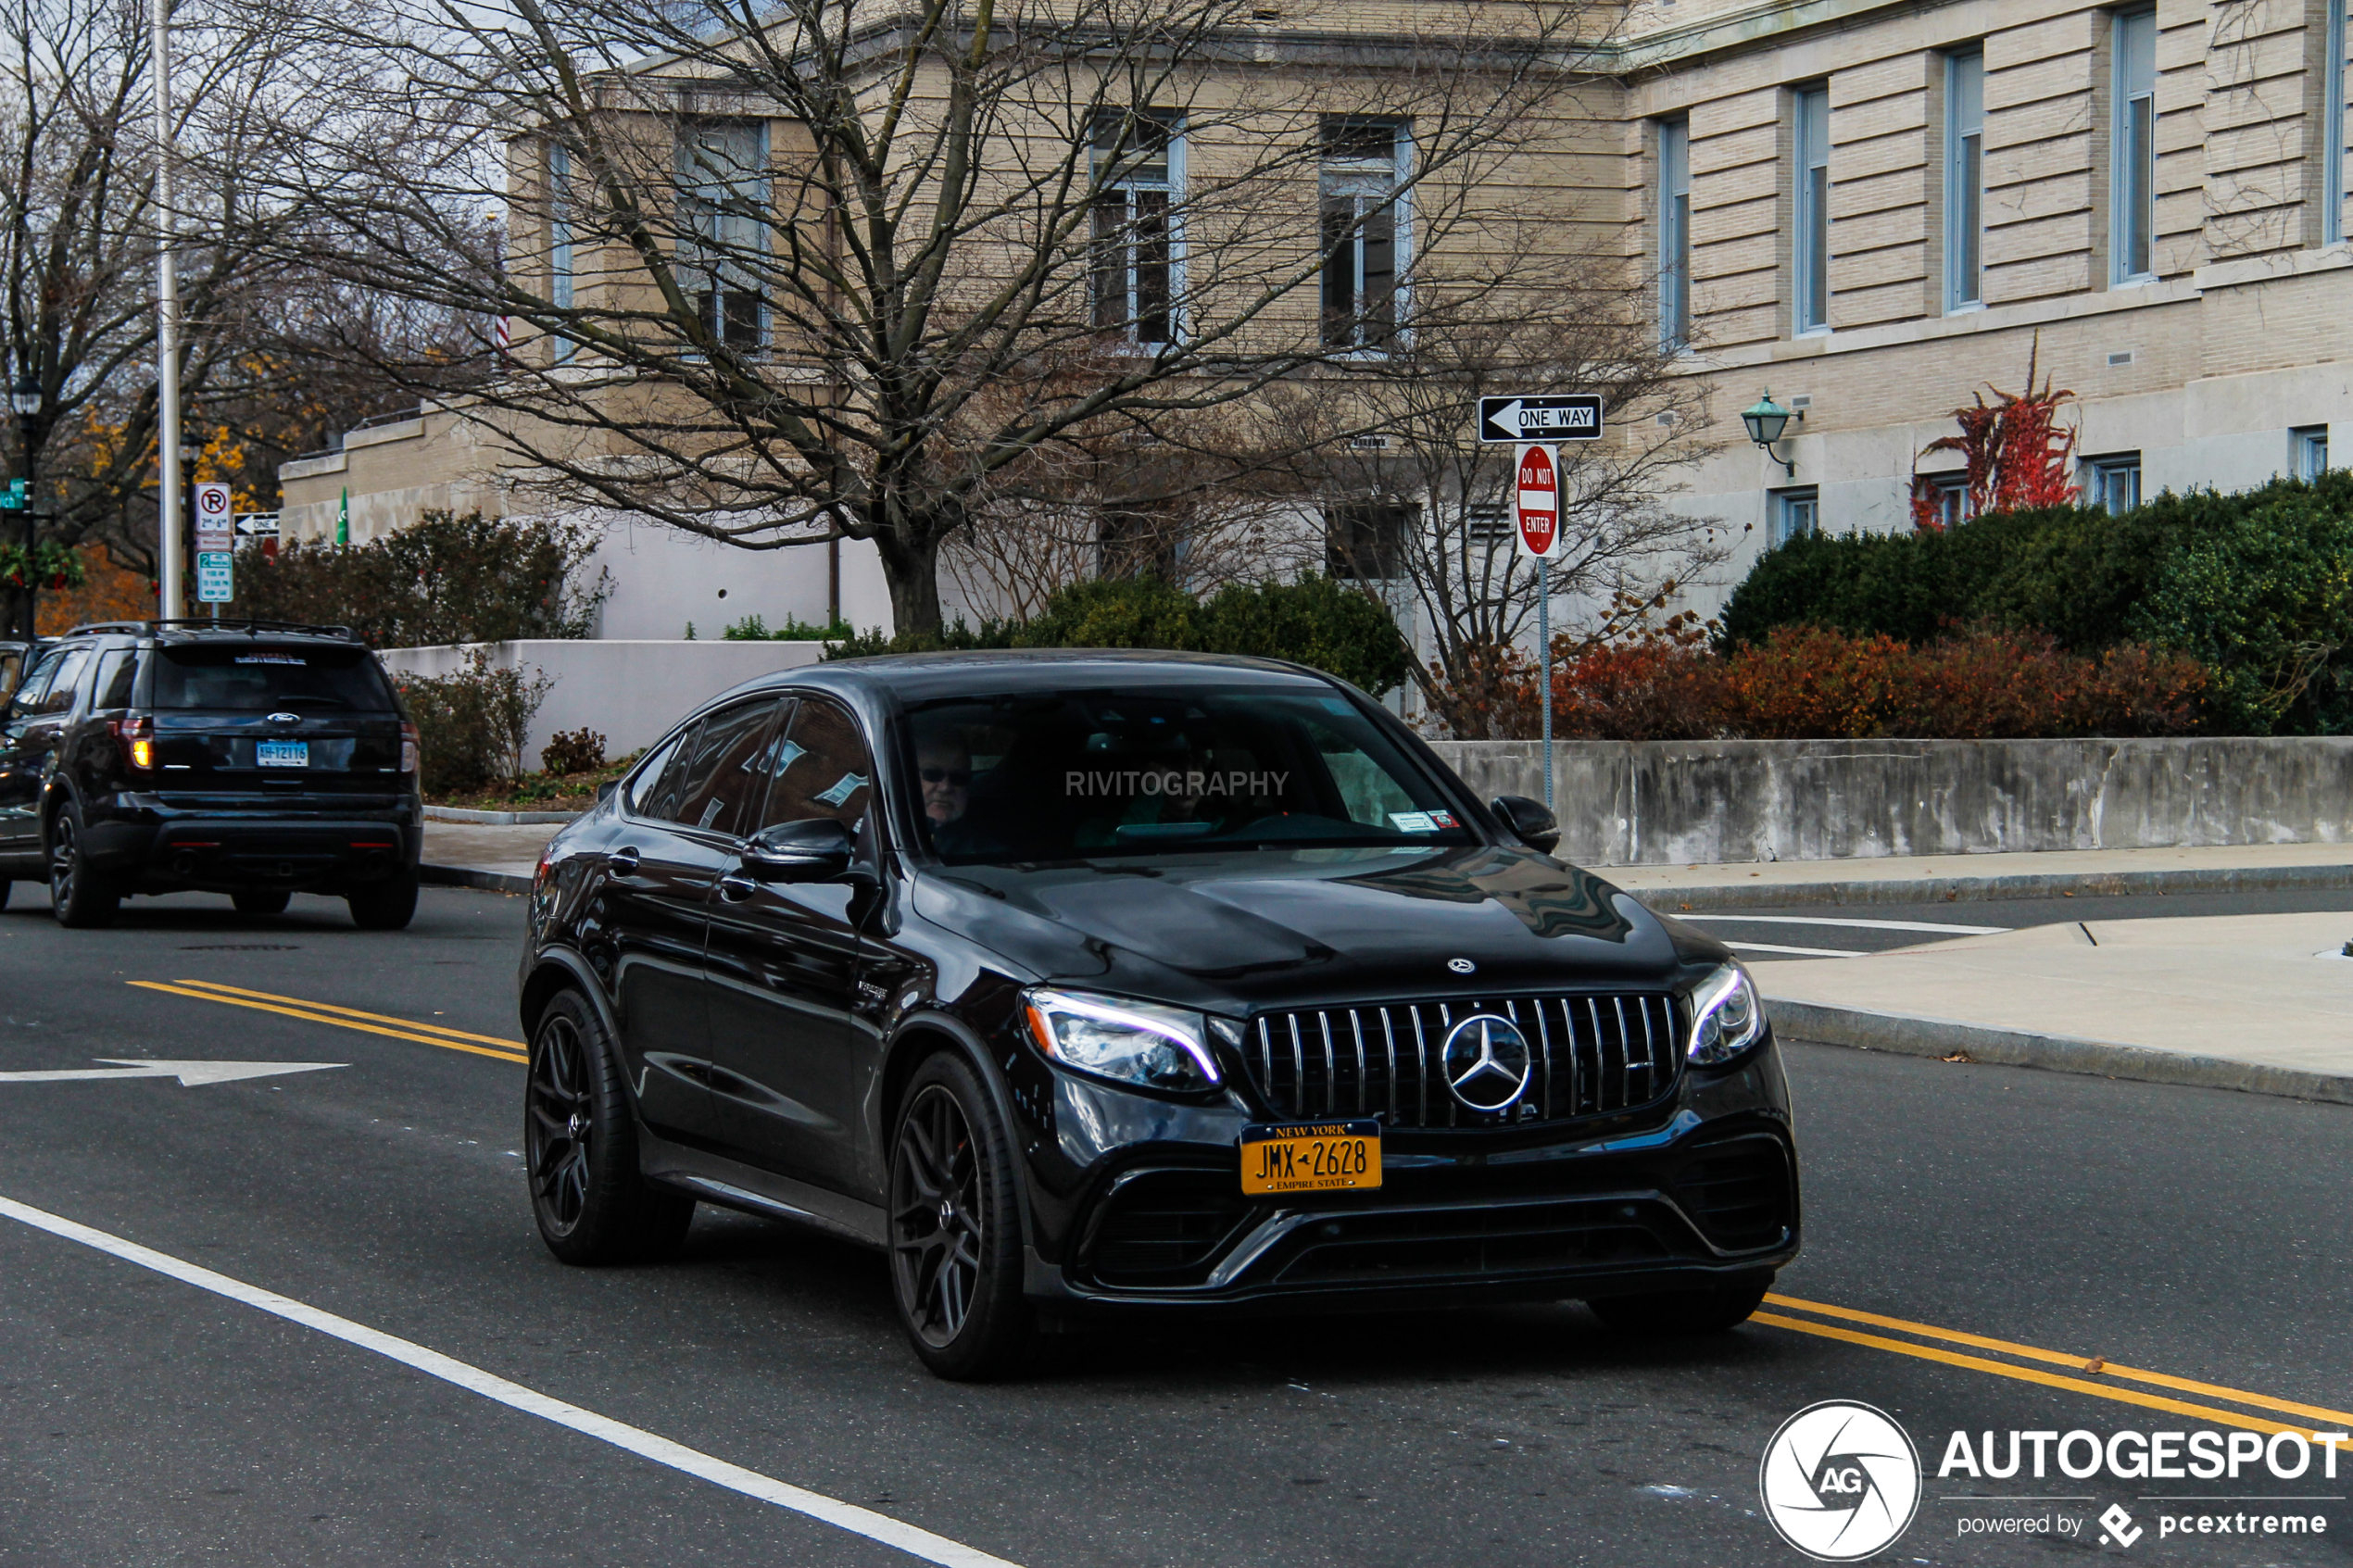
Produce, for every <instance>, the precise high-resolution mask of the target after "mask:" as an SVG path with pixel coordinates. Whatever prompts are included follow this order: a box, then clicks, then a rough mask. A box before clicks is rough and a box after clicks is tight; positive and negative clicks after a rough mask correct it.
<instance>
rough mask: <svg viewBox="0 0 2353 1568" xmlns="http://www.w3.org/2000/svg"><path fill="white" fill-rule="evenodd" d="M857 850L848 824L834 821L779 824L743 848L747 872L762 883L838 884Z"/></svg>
mask: <svg viewBox="0 0 2353 1568" xmlns="http://www.w3.org/2000/svg"><path fill="white" fill-rule="evenodd" d="M856 847H857V840H856V839H854V838H853V837H851V836H850V832H849V824H847V823H845V822H835V821H834V820H833V819H832V818H831V817H812V818H810V819H809V820H808V821H806V822H778V823H777V824H776V825H775V826H774V827H772V828H763V829H762V830H761V832H760V833H758V834H755V835H754V836H753V837H752V839H751V841H750V842H749V843H748V844H746V845H745V846H744V853H743V859H744V871H745V872H747V873H749V875H751V876H755V877H757V878H759V879H760V880H761V881H762V882H836V881H838V880H840V878H841V877H843V876H844V875H845V874H847V873H848V872H849V857H850V854H851V852H852V851H853V850H854V849H855V848H856Z"/></svg>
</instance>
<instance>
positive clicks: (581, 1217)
mask: <svg viewBox="0 0 2353 1568" xmlns="http://www.w3.org/2000/svg"><path fill="white" fill-rule="evenodd" d="M522 1135H523V1165H524V1169H525V1172H526V1173H527V1174H528V1175H529V1177H530V1180H531V1212H532V1217H533V1218H534V1219H535V1220H537V1221H538V1222H539V1236H540V1239H541V1240H543V1241H545V1242H546V1243H547V1250H548V1251H550V1252H553V1253H554V1254H555V1255H556V1256H557V1257H559V1258H560V1259H562V1260H563V1261H565V1262H567V1263H578V1264H582V1265H584V1266H595V1265H598V1264H606V1263H636V1262H653V1261H659V1260H661V1259H662V1258H666V1257H668V1256H670V1254H672V1253H673V1252H675V1251H676V1250H677V1249H678V1245H679V1243H681V1242H683V1241H684V1240H686V1227H687V1226H688V1225H690V1224H692V1223H694V1218H695V1200H694V1199H693V1198H688V1197H686V1195H685V1194H683V1193H673V1192H669V1191H666V1190H664V1189H662V1188H660V1187H657V1186H654V1185H652V1184H651V1183H649V1182H648V1181H647V1180H646V1178H645V1177H644V1175H643V1174H641V1173H639V1171H638V1169H637V1126H636V1123H635V1121H634V1120H633V1119H632V1117H631V1114H630V1110H629V1096H628V1091H627V1090H626V1089H625V1088H624V1087H623V1084H622V1078H621V1068H620V1066H619V1063H618V1061H617V1060H616V1053H615V1052H614V1050H613V1048H612V1042H611V1040H610V1038H609V1037H608V1036H607V1035H606V1034H605V1031H604V1028H603V1026H602V1025H601V1024H600V1023H598V1021H597V1015H596V1013H595V1011H594V1010H592V1009H591V1008H590V1007H589V1006H588V1003H587V1000H586V998H585V997H582V996H581V995H580V993H579V992H577V991H570V990H566V991H559V992H557V993H556V995H555V997H553V999H551V1000H550V1001H549V1002H548V1003H547V1010H545V1011H543V1012H542V1013H540V1015H539V1028H538V1031H537V1033H536V1034H535V1035H534V1036H533V1038H532V1042H531V1063H530V1065H529V1067H528V1068H527V1069H525V1085H524V1089H523V1132H522Z"/></svg>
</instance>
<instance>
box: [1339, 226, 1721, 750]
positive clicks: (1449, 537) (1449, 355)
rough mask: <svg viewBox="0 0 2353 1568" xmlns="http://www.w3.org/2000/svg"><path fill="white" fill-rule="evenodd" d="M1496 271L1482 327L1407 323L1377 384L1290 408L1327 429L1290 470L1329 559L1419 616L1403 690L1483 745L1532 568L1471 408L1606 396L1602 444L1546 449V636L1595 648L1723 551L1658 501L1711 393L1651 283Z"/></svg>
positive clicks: (1507, 491) (1690, 449)
mask: <svg viewBox="0 0 2353 1568" xmlns="http://www.w3.org/2000/svg"><path fill="white" fill-rule="evenodd" d="M1504 267H1505V268H1506V269H1507V270H1511V271H1512V272H1513V273H1514V276H1513V278H1512V280H1511V284H1510V286H1509V287H1506V286H1504V280H1503V279H1502V278H1500V277H1499V279H1498V280H1497V286H1495V287H1493V288H1491V289H1489V290H1487V291H1485V292H1484V300H1483V303H1484V307H1485V308H1486V309H1487V310H1488V312H1489V313H1490V319H1489V320H1484V321H1481V320H1457V321H1455V322H1452V323H1448V324H1447V325H1446V326H1444V327H1442V328H1439V329H1435V330H1431V331H1427V332H1417V333H1416V334H1415V336H1414V339H1413V341H1412V343H1411V345H1409V346H1407V347H1406V348H1405V349H1404V350H1403V352H1400V353H1399V354H1397V355H1395V356H1393V357H1391V358H1390V360H1389V361H1387V362H1386V363H1385V364H1384V366H1383V367H1382V369H1381V374H1380V375H1379V376H1378V378H1369V379H1366V380H1364V381H1360V382H1357V383H1352V384H1351V385H1349V386H1347V387H1345V388H1341V389H1337V390H1333V391H1327V392H1325V393H1323V395H1322V398H1321V405H1322V406H1319V404H1318V401H1317V399H1316V398H1315V395H1314V394H1312V393H1311V394H1309V395H1305V396H1302V398H1301V407H1300V408H1298V410H1297V412H1296V413H1295V414H1294V416H1293V418H1294V420H1295V421H1296V422H1297V423H1298V424H1300V425H1301V426H1302V427H1307V426H1313V427H1319V428H1321V429H1322V430H1324V431H1325V432H1327V439H1326V440H1325V441H1324V442H1323V443H1321V444H1320V445H1318V446H1317V447H1316V448H1315V452H1314V455H1313V457H1312V458H1311V459H1310V460H1309V461H1307V462H1305V463H1302V465H1301V468H1300V471H1301V472H1302V476H1304V477H1305V479H1306V480H1307V481H1308V483H1309V484H1310V486H1311V487H1312V488H1313V489H1314V490H1315V492H1316V495H1317V499H1318V502H1319V504H1320V505H1321V507H1322V508H1323V510H1324V514H1325V519H1326V521H1327V528H1328V530H1329V538H1330V548H1331V552H1332V558H1333V564H1334V566H1335V568H1336V569H1337V570H1339V571H1340V572H1341V573H1343V574H1344V575H1347V576H1349V577H1352V578H1353V579H1355V580H1356V581H1357V582H1358V583H1360V584H1361V585H1363V586H1364V587H1365V590H1366V591H1367V592H1370V593H1373V594H1375V595H1376V596H1382V597H1385V598H1388V599H1390V601H1391V602H1393V603H1398V608H1401V610H1403V611H1406V612H1408V613H1406V614H1405V615H1403V616H1402V617H1401V619H1404V620H1408V621H1413V622H1416V623H1417V624H1418V627H1419V630H1420V635H1421V640H1422V642H1423V644H1424V651H1425V652H1426V654H1427V661H1426V662H1425V661H1423V660H1420V659H1417V660H1416V664H1415V669H1414V678H1415V682H1416V685H1417V687H1418V688H1419V690H1420V692H1421V694H1422V696H1423V698H1424V700H1425V701H1426V702H1427V703H1428V706H1429V708H1430V709H1431V710H1432V712H1433V713H1435V714H1436V715H1437V716H1438V717H1439V718H1440V719H1441V720H1442V721H1444V722H1445V723H1446V724H1447V725H1448V726H1449V727H1450V728H1451V729H1452V730H1453V732H1454V733H1455V734H1458V735H1461V736H1464V737H1465V738H1483V737H1484V735H1485V733H1486V728H1487V726H1488V725H1489V723H1490V722H1491V716H1492V715H1493V714H1495V713H1496V712H1497V711H1498V709H1499V707H1500V706H1502V705H1499V704H1498V702H1497V701H1496V700H1495V698H1496V690H1495V688H1496V687H1497V685H1498V684H1499V683H1503V682H1509V681H1513V680H1524V679H1525V671H1523V670H1521V669H1520V668H1519V662H1520V661H1519V659H1518V658H1517V656H1516V654H1515V652H1514V651H1513V650H1514V649H1515V648H1516V647H1517V646H1520V645H1522V644H1524V643H1526V642H1528V641H1530V640H1531V637H1530V633H1533V632H1534V630H1535V627H1536V621H1537V619H1538V617H1537V608H1538V585H1537V571H1536V567H1535V563H1534V562H1533V561H1531V560H1529V558H1526V557H1523V556H1521V555H1520V554H1519V552H1518V548H1517V543H1516V529H1515V519H1516V513H1515V495H1514V492H1515V489H1516V483H1515V470H1514V462H1515V459H1516V447H1515V446H1513V445H1509V444H1502V443H1498V444H1482V443H1481V442H1480V441H1479V440H1478V430H1477V422H1478V420H1477V416H1478V399H1479V398H1481V397H1482V396H1490V395H1508V394H1524V393H1544V392H1590V393H1597V394H1599V395H1601V397H1602V399H1603V402H1604V423H1605V435H1604V439H1602V440H1599V441H1592V442H1566V443H1562V444H1561V445H1559V447H1558V451H1559V455H1560V485H1561V491H1560V495H1561V519H1560V544H1559V545H1558V546H1556V550H1557V553H1556V554H1555V556H1554V560H1553V563H1552V591H1553V594H1554V598H1555V600H1566V601H1567V606H1566V607H1565V608H1567V610H1568V612H1569V615H1570V621H1569V623H1568V624H1565V625H1562V626H1559V627H1557V628H1556V631H1558V632H1564V633H1575V634H1577V635H1579V636H1580V637H1582V638H1585V639H1589V640H1590V639H1596V638H1605V637H1607V636H1609V635H1611V634H1613V633H1617V632H1618V631H1620V630H1622V629H1624V626H1625V624H1626V623H1627V621H1629V617H1630V618H1634V619H1640V618H1641V616H1642V613H1643V611H1644V609H1645V608H1646V607H1650V606H1653V605H1654V604H1655V601H1657V600H1658V599H1659V598H1660V596H1661V595H1662V594H1665V595H1667V596H1672V594H1673V592H1674V590H1675V588H1676V587H1677V585H1678V584H1679V583H1681V582H1684V581H1687V580H1689V578H1690V576H1691V574H1692V572H1693V571H1698V570H1701V569H1703V568H1705V567H1706V566H1709V565H1712V564H1714V563H1716V562H1718V561H1720V560H1722V559H1723V558H1725V556H1726V555H1727V553H1728V551H1729V545H1730V540H1729V537H1728V536H1727V535H1726V533H1725V530H1724V528H1723V526H1722V525H1721V524H1720V523H1719V522H1718V521H1716V520H1714V519H1712V518H1705V517H1696V516H1692V515H1688V514H1685V513H1683V512H1680V511H1677V510H1676V509H1674V508H1673V507H1672V506H1671V505H1670V504H1669V503H1670V497H1671V496H1672V495H1673V494H1674V492H1675V491H1677V490H1678V489H1679V488H1680V483H1681V482H1680V470H1683V469H1685V468H1686V467H1688V466H1689V465H1690V464H1692V463H1693V462H1695V461H1697V460H1698V459H1699V458H1703V457H1705V456H1706V455H1707V453H1708V451H1709V450H1710V448H1709V447H1708V446H1707V445H1705V444H1704V443H1703V442H1701V441H1700V440H1699V439H1698V438H1697V437H1696V436H1694V435H1693V434H1692V432H1694V431H1696V430H1700V429H1704V428H1705V425H1706V422H1707V421H1706V418H1705V408H1704V402H1705V387H1704V384H1703V383H1701V382H1700V381H1699V380H1698V378H1695V377H1691V376H1687V375H1682V374H1679V373H1677V368H1676V365H1675V351H1674V350H1673V349H1672V348H1670V347H1667V346H1666V345H1662V344H1661V343H1660V342H1659V340H1658V331H1657V327H1656V325H1655V322H1654V321H1653V320H1651V318H1650V315H1649V312H1648V310H1647V308H1646V307H1647V303H1648V297H1649V296H1648V291H1647V288H1646V286H1645V282H1646V281H1645V280H1643V279H1642V277H1640V276H1639V274H1631V273H1629V270H1628V269H1627V268H1626V267H1625V266H1624V264H1623V262H1622V261H1621V260H1619V259H1618V258H1616V257H1608V256H1594V255H1588V256H1584V257H1568V258H1566V259H1563V258H1557V257H1552V258H1546V260H1545V263H1544V265H1543V267H1542V269H1541V277H1539V276H1535V275H1532V274H1531V273H1530V272H1529V270H1527V269H1524V268H1516V267H1514V266H1513V265H1512V264H1510V263H1508V262H1506V263H1504ZM1334 403H1337V404H1338V405H1339V407H1337V408H1331V407H1329V405H1331V404H1334ZM1365 430H1370V431H1372V432H1375V433H1373V434H1370V435H1364V434H1359V435H1356V436H1354V437H1353V438H1352V437H1351V436H1350V434H1349V433H1350V432H1352V431H1365ZM1398 601H1402V602H1398Z"/></svg>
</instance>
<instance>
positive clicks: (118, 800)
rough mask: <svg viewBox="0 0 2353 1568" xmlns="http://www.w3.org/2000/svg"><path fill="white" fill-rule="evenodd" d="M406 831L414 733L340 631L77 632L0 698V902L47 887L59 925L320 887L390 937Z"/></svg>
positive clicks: (164, 624) (418, 810)
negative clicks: (191, 896)
mask: <svg viewBox="0 0 2353 1568" xmlns="http://www.w3.org/2000/svg"><path fill="white" fill-rule="evenodd" d="M422 821H423V812H422V806H421V804H420V802H419V800H418V797H417V732H416V730H415V728H414V727H413V726H412V725H410V724H409V722H408V721H407V720H406V719H405V717H404V716H403V714H402V712H401V710H400V707H399V698H398V696H397V694H396V693H395V691H394V690H393V686H392V683H391V682H390V681H388V680H387V679H385V677H384V671H383V669H382V668H381V667H380V666H379V665H378V664H377V663H376V659H375V655H373V654H371V653H370V652H369V651H368V650H367V648H365V647H363V646H360V645H359V643H358V642H356V641H354V640H353V639H352V637H351V634H350V633H348V632H346V631H345V630H344V629H343V628H341V627H336V626H292V625H284V624H281V623H278V622H273V621H218V622H215V621H109V622H107V623H106V624H103V625H96V626H82V627H78V628H76V629H75V630H74V631H72V632H70V633H68V634H67V635H65V636H64V637H61V638H59V639H57V641H56V642H54V643H44V644H43V645H42V646H41V647H40V648H39V650H38V652H37V654H36V655H35V656H34V658H33V660H32V664H31V669H30V670H29V671H27V673H26V675H25V677H24V680H23V681H22V682H21V683H20V684H19V685H18V686H17V689H16V690H15V692H14V693H13V694H12V695H10V696H8V697H7V698H6V700H5V701H0V902H5V901H6V896H7V890H8V889H7V884H8V882H9V881H11V880H15V881H27V882H29V881H33V880H36V879H38V880H45V881H46V882H47V883H48V884H49V896H50V900H51V903H52V905H53V906H54V907H55V909H56V910H57V919H58V920H59V921H61V922H64V923H65V924H67V925H76V926H82V925H103V924H104V923H106V922H107V921H109V920H111V919H112V918H113V917H114V913H115V909H116V907H117V906H118V905H119V904H120V902H121V900H122V899H123V897H126V896H127V895H130V894H134V893H182V892H188V891H192V890H195V891H207V892H215V893H226V894H228V895H230V897H232V898H233V899H234V900H235V902H236V906H237V908H238V909H240V910H243V911H245V913H248V914H275V913H277V912H278V911H280V910H282V909H284V908H285V907H286V901H287V899H288V897H290V896H291V895H293V894H295V893H327V894H333V895H338V896H340V897H343V898H345V899H346V900H347V901H348V902H349V903H350V906H351V918H352V919H353V920H354V921H355V922H358V923H359V925H361V926H363V927H365V928H368V929H371V930H383V931H392V930H397V929H399V928H400V927H402V926H405V925H407V924H408V923H409V917H410V916H411V915H412V914H414V913H415V911H416V907H417V866H418V858H419V855H420V854H421V852H422V848H423V833H422Z"/></svg>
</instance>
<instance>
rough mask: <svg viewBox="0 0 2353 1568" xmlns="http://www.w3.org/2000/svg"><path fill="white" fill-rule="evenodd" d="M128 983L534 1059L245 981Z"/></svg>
mask: <svg viewBox="0 0 2353 1568" xmlns="http://www.w3.org/2000/svg"><path fill="white" fill-rule="evenodd" d="M127 984H129V985H136V986H138V987H139V988H140V989H141V990H143V991H162V992H165V993H167V994H169V995H170V996H174V997H195V998H196V999H197V1000H199V1001H207V1002H226V1003H227V1004H228V1005H229V1006H231V1007H239V1008H252V1009H254V1010H256V1011H258V1012H274V1013H278V1014H281V1015H283V1016H284V1017H287V1018H299V1019H302V1020H303V1021H304V1022H309V1023H332V1024H333V1025H334V1026H335V1027H336V1028H338V1029H357V1030H359V1031H360V1032H361V1033H362V1034H366V1035H387V1036H389V1037H391V1038H393V1039H396V1040H415V1041H417V1042H418V1043H420V1044H422V1045H427V1046H439V1047H441V1048H442V1049H444V1050H450V1051H467V1052H470V1053H472V1055H474V1056H486V1057H492V1058H495V1059H496V1060H499V1061H515V1062H521V1061H528V1060H530V1058H529V1057H528V1056H527V1055H526V1054H525V1053H524V1047H523V1043H522V1041H521V1040H502V1039H500V1038H498V1037H497V1035H470V1034H468V1033H467V1032H466V1031H465V1030H463V1029H445V1028H443V1027H442V1026H441V1025H440V1024H438V1023H420V1022H417V1021H416V1020H414V1019H409V1018H386V1017H385V1016H384V1014H382V1013H377V1012H362V1011H360V1010H359V1009H358V1008H346V1007H337V1006H335V1005H334V1004H333V1003H332V1002H312V1001H305V1000H304V999H303V998H302V997H280V996H273V995H272V994H271V993H270V992H268V991H248V990H245V988H243V987H242V986H237V985H220V984H219V983H218V982H216V981H211V980H175V981H172V982H171V983H170V984H169V985H166V984H165V983H164V982H163V981H160V980H132V981H129V982H127Z"/></svg>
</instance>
